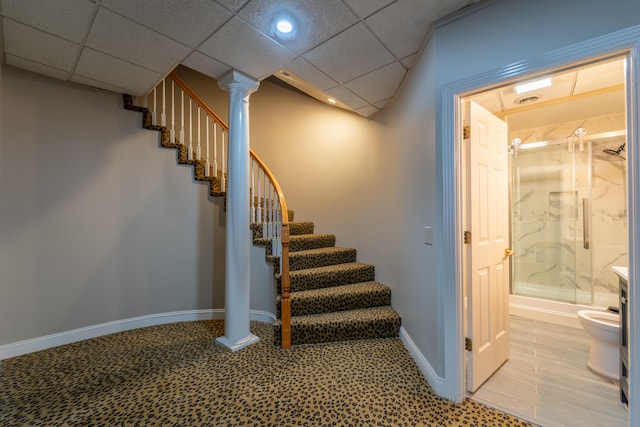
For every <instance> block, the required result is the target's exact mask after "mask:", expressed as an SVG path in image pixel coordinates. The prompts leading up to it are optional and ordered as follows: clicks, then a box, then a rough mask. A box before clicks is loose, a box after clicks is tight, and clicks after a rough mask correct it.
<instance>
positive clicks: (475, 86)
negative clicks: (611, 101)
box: [437, 26, 640, 425]
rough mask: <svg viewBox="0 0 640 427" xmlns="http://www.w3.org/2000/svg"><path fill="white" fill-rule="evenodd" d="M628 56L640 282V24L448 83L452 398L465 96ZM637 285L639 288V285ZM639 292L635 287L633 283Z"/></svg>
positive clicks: (631, 196)
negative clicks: (545, 74)
mask: <svg viewBox="0 0 640 427" xmlns="http://www.w3.org/2000/svg"><path fill="white" fill-rule="evenodd" d="M623 54H624V55H626V57H627V66H628V68H627V69H628V70H629V72H628V76H627V87H626V93H627V94H626V100H627V140H628V142H629V144H628V148H629V151H628V152H627V162H628V167H629V168H628V186H627V188H628V218H629V220H628V221H629V260H630V263H629V283H638V279H639V278H640V275H639V274H638V270H637V265H636V264H635V263H634V262H633V260H636V259H638V257H639V256H640V236H638V234H639V232H640V147H639V146H638V144H639V140H638V130H639V126H640V117H639V115H640V105H639V104H638V102H639V100H638V96H637V94H638V90H640V26H635V27H631V28H628V29H625V30H621V31H617V32H614V33H612V34H609V35H606V36H601V37H597V38H595V39H591V40H588V41H586V42H582V43H578V44H575V45H572V46H570V47H567V48H563V49H558V50H554V51H551V52H548V53H546V54H543V55H541V56H538V57H535V58H531V59H527V60H524V61H520V62H517V63H514V64H509V65H507V66H504V67H501V68H499V69H495V70H492V71H489V72H485V73H482V74H478V75H475V76H471V77H469V78H466V79H463V80H460V81H457V82H454V83H451V84H447V85H444V86H443V89H442V98H441V104H440V105H439V106H438V109H439V110H440V111H439V112H440V119H439V129H440V138H439V139H440V140H439V142H438V145H439V150H438V151H437V152H438V153H439V158H438V161H440V162H441V164H442V176H441V178H442V189H441V191H442V193H441V194H442V218H443V223H442V227H443V230H442V233H443V248H442V249H443V253H444V257H443V262H444V265H443V269H442V272H443V273H442V274H443V277H442V280H441V281H440V282H439V289H438V291H439V292H440V294H441V295H442V301H443V310H442V311H441V321H442V325H444V364H445V366H444V368H445V381H444V384H443V386H444V387H442V390H441V391H442V392H443V394H444V397H446V398H448V399H451V400H454V401H458V402H461V401H463V400H464V399H465V373H464V369H465V367H464V352H465V350H464V325H463V310H464V302H463V286H464V280H463V256H462V251H463V247H462V233H463V224H462V220H461V218H462V208H463V203H462V197H463V196H464V194H463V193H462V168H463V167H464V164H463V162H462V160H463V157H462V126H463V121H462V120H463V114H462V113H463V110H462V108H463V106H462V99H463V98H464V97H466V96H469V95H471V94H473V93H477V92H482V91H484V90H488V89H491V88H495V87H498V86H503V85H506V84H508V83H510V82H513V81H515V80H519V79H524V78H531V77H534V76H535V75H539V74H543V73H544V72H549V71H550V70H557V69H560V68H564V67H568V66H572V65H574V64H579V63H581V62H584V63H586V62H591V61H594V60H597V59H598V58H605V57H610V56H613V55H623ZM633 290H634V291H635V287H634V288H633ZM630 291H631V289H630ZM639 303H640V298H639V297H638V295H637V293H636V292H633V291H631V292H629V319H630V320H629V331H630V339H629V351H630V360H629V364H630V366H629V371H630V375H631V376H630V390H629V394H630V400H629V421H630V425H640V370H639V369H640V347H639V344H640V343H639V340H638V339H637V338H638V337H637V336H636V335H635V331H640V317H638V313H640V310H637V309H636V307H638V304H639Z"/></svg>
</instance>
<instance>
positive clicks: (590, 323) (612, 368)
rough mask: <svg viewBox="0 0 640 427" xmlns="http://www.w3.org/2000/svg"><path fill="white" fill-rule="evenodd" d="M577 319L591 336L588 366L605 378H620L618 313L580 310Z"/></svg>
mask: <svg viewBox="0 0 640 427" xmlns="http://www.w3.org/2000/svg"><path fill="white" fill-rule="evenodd" d="M578 319H579V320H580V324H581V325H582V328H583V329H584V330H585V331H586V332H587V333H588V334H589V336H590V337H591V346H590V349H589V362H588V363H587V365H588V366H589V368H590V369H591V370H592V371H593V372H595V373H596V374H599V375H602V376H605V377H607V378H611V379H615V380H617V379H620V315H619V314H616V313H610V312H607V311H596V310H581V311H579V312H578Z"/></svg>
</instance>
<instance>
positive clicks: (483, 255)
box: [464, 102, 510, 392]
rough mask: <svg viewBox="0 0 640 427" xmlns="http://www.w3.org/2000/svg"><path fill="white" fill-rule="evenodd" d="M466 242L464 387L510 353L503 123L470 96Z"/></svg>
mask: <svg viewBox="0 0 640 427" xmlns="http://www.w3.org/2000/svg"><path fill="white" fill-rule="evenodd" d="M466 118H467V120H468V121H467V124H468V125H469V130H470V138H469V139H467V140H465V142H464V143H465V145H466V147H467V153H466V154H467V157H466V158H467V171H466V180H467V182H466V188H467V199H466V200H467V205H466V224H467V227H468V228H467V230H468V231H470V232H471V235H470V243H468V244H465V247H466V249H467V250H466V257H467V258H466V259H467V265H466V280H467V304H468V311H467V322H468V324H467V337H468V338H469V339H470V340H471V348H472V349H471V351H468V353H467V355H468V359H467V390H469V391H471V392H474V391H476V390H477V389H478V387H480V385H482V383H483V382H484V381H485V380H487V378H489V377H490V376H491V375H492V374H493V373H494V372H495V371H496V370H497V369H498V368H499V367H500V366H501V365H502V364H503V363H504V362H505V361H506V360H507V359H508V358H509V347H510V342H509V340H510V338H509V265H510V263H509V252H510V249H509V223H508V221H509V215H508V213H509V211H508V209H509V207H508V190H509V188H508V175H507V173H508V157H507V156H508V155H509V154H508V152H507V144H508V137H507V124H506V123H505V122H503V121H502V120H500V119H498V118H497V117H495V116H494V115H493V114H491V113H490V112H489V111H487V110H485V109H484V108H482V107H480V106H479V105H477V104H474V103H473V102H469V107H468V110H467V115H466Z"/></svg>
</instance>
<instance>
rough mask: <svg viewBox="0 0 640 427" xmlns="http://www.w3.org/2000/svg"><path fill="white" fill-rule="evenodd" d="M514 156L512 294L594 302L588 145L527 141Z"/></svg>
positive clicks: (573, 301) (564, 300)
mask: <svg viewBox="0 0 640 427" xmlns="http://www.w3.org/2000/svg"><path fill="white" fill-rule="evenodd" d="M511 160H512V172H513V175H512V195H511V201H512V212H511V217H512V239H513V248H514V250H515V251H516V255H515V256H514V257H512V258H513V259H512V263H513V264H512V293H513V294H515V295H522V296H529V297H535V298H546V299H552V300H556V301H563V302H572V303H575V302H578V303H585V302H589V300H590V299H591V292H590V291H589V292H588V298H587V294H585V292H584V291H583V289H589V290H590V288H591V286H590V283H591V280H590V277H591V275H590V271H591V266H590V259H591V257H590V253H589V249H587V248H586V247H588V246H589V245H588V242H587V241H585V232H588V231H589V228H588V223H587V227H586V228H585V226H584V225H585V219H586V220H588V219H589V218H590V215H589V214H588V213H587V215H586V216H585V213H584V209H587V210H588V209H589V198H590V190H589V188H590V174H589V171H588V169H590V160H589V146H588V144H584V145H582V149H580V146H579V145H578V144H575V145H574V144H573V142H571V141H569V142H567V143H560V144H544V145H537V146H531V147H527V146H526V145H522V146H521V147H520V150H518V151H517V154H514V156H512V159H511ZM587 240H588V239H587Z"/></svg>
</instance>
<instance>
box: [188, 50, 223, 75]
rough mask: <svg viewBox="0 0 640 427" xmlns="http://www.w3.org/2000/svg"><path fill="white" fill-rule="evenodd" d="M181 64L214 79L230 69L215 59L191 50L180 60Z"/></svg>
mask: <svg viewBox="0 0 640 427" xmlns="http://www.w3.org/2000/svg"><path fill="white" fill-rule="evenodd" d="M182 65H186V66H187V67H189V68H192V69H194V70H196V71H199V72H201V73H202V74H204V75H207V76H209V77H213V78H214V79H217V78H218V77H220V76H221V75H223V74H224V73H226V72H227V71H229V70H230V69H231V67H229V66H228V65H225V64H223V63H222V62H219V61H216V60H215V59H213V58H210V57H208V56H207V55H205V54H202V53H200V52H193V53H192V54H191V55H189V56H187V57H186V58H185V60H184V61H182Z"/></svg>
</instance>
